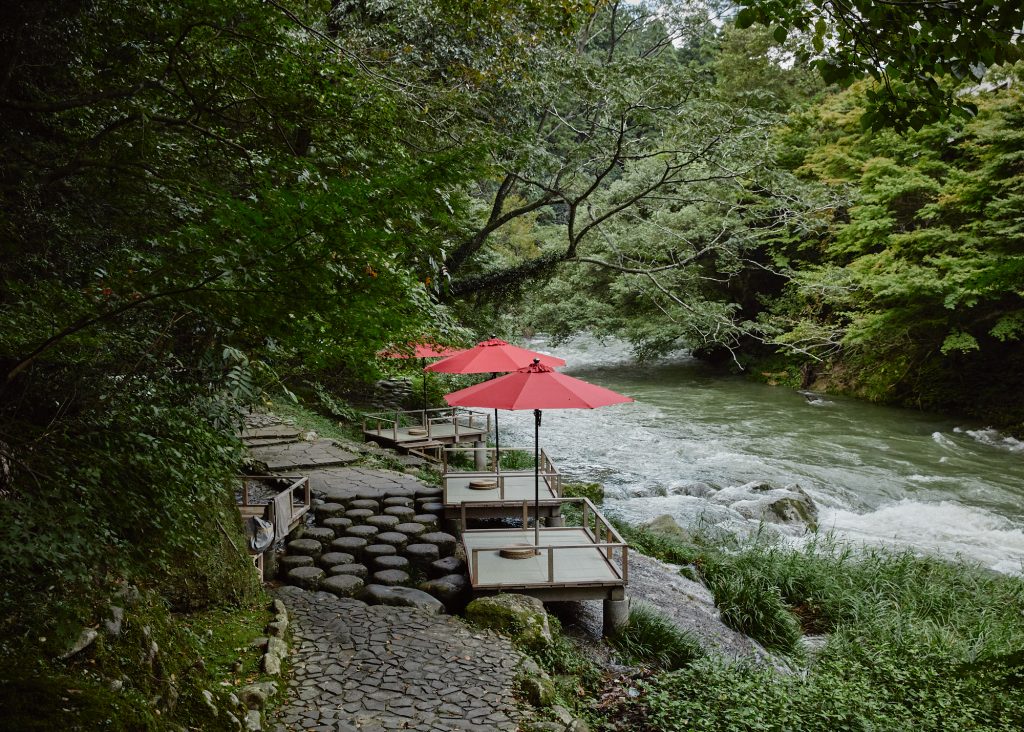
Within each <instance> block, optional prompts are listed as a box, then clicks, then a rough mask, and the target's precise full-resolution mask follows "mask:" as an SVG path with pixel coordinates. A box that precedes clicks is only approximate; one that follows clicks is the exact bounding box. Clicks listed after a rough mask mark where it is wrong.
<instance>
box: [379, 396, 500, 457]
mask: <svg viewBox="0 0 1024 732" xmlns="http://www.w3.org/2000/svg"><path fill="white" fill-rule="evenodd" d="M490 431H491V415H490V414H489V413H485V412H476V411H472V410H468V409H462V408H458V407H456V408H451V407H448V408H443V409H426V410H424V409H419V410H415V411H407V412H379V413H376V414H367V415H366V416H364V417H363V439H364V440H373V441H374V442H377V443H378V444H380V445H381V446H383V447H392V448H396V449H398V450H402V451H409V450H417V449H421V448H424V447H427V448H434V447H436V446H440V445H454V444H457V443H460V442H474V443H478V442H484V441H486V440H487V435H488V434H489V433H490Z"/></svg>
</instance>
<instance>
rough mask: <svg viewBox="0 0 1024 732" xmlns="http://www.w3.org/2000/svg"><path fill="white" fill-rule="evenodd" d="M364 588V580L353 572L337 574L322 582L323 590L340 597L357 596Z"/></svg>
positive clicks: (321, 588) (321, 587)
mask: <svg viewBox="0 0 1024 732" xmlns="http://www.w3.org/2000/svg"><path fill="white" fill-rule="evenodd" d="M362 589H363V580H362V579H360V578H359V577H356V576H355V575H351V574H335V575H332V576H330V577H326V578H325V579H323V580H321V582H320V590H321V591H322V592H330V593H331V594H334V595H337V596H338V597H355V596H356V595H358V594H359V593H360V592H361V591H362Z"/></svg>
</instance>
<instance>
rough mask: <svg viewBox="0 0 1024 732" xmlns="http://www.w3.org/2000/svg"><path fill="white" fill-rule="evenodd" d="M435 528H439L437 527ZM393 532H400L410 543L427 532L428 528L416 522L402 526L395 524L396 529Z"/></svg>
mask: <svg viewBox="0 0 1024 732" xmlns="http://www.w3.org/2000/svg"><path fill="white" fill-rule="evenodd" d="M434 528H437V527H436V526H435V527H434ZM391 530H392V531H399V532H401V533H403V534H405V535H406V536H408V537H409V540H410V541H413V540H415V539H416V537H418V536H419V535H420V534H423V533H424V532H426V530H427V527H426V526H425V525H424V524H421V523H418V522H416V521H405V522H403V523H400V524H395V526H394V528H392V529H391Z"/></svg>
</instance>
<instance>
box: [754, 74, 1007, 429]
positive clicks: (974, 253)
mask: <svg viewBox="0 0 1024 732" xmlns="http://www.w3.org/2000/svg"><path fill="white" fill-rule="evenodd" d="M1018 73H1019V72H1011V73H1009V74H1008V75H1007V76H1006V78H1007V79H1008V80H1009V79H1013V78H1016V75H1017V74H1018ZM999 81H1000V77H999V75H994V76H993V77H992V82H993V84H998V83H999ZM868 93H870V88H869V87H868V86H866V85H864V84H857V85H854V86H853V87H852V88H851V89H850V90H848V91H847V92H844V93H843V94H840V95H837V96H834V97H831V98H829V99H826V100H825V101H823V102H822V103H821V104H820V105H818V106H816V107H814V108H812V109H810V110H808V111H807V112H805V113H803V114H801V115H800V116H799V117H798V118H797V119H796V120H795V121H794V122H793V124H791V125H790V127H789V128H788V129H787V130H785V131H783V133H782V137H781V139H782V140H783V141H784V144H785V145H786V146H788V147H790V148H791V150H793V151H794V152H791V154H790V157H789V158H788V159H787V161H786V164H787V165H789V166H792V167H794V169H795V172H796V173H797V174H798V175H801V176H804V177H806V178H808V179H812V180H815V181H818V182H819V183H821V184H824V185H826V186H829V187H832V188H834V189H836V190H839V189H845V190H847V191H848V192H849V196H850V201H849V205H847V206H842V207H837V208H834V209H833V210H832V221H831V222H830V224H829V226H828V228H827V229H824V230H821V231H820V232H819V233H818V234H817V235H816V236H815V237H813V238H811V239H804V240H802V241H800V242H799V243H797V244H794V243H788V244H778V245H773V247H772V249H773V252H774V256H775V258H776V259H778V260H784V261H785V262H786V263H787V265H788V266H789V267H790V268H791V269H792V273H793V278H792V282H791V284H790V285H789V287H788V291H787V292H786V293H784V295H783V296H782V297H780V298H779V299H777V300H776V301H775V302H774V303H773V305H772V310H773V312H772V315H771V316H770V317H768V318H767V319H766V320H765V324H766V328H767V329H768V330H770V331H772V332H773V333H774V341H775V342H776V343H777V344H779V345H781V346H783V347H784V348H785V349H787V350H789V351H790V352H791V353H799V354H803V355H804V357H805V358H806V357H807V356H809V357H811V358H812V359H819V360H821V361H822V364H823V370H825V371H826V372H827V371H828V370H829V365H828V362H829V360H830V359H833V360H834V363H835V364H836V366H837V367H838V368H835V369H834V370H835V372H836V374H837V377H838V378H836V379H835V383H834V385H833V386H834V387H839V388H840V389H842V388H847V389H849V390H851V391H854V392H855V393H858V394H860V395H862V396H867V397H869V398H873V399H884V400H887V401H904V402H908V403H912V404H915V405H918V406H922V407H926V408H943V409H949V410H957V411H965V412H970V413H974V414H982V415H985V416H987V417H988V418H989V419H994V420H997V421H1000V422H1002V423H1013V422H1019V421H1020V419H1021V416H1020V415H1021V414H1024V404H1022V403H1021V402H1020V400H1019V399H1016V398H1014V397H1015V395H1017V394H1020V393H1021V392H1020V390H1019V389H1018V388H1017V387H1018V382H1019V379H1018V377H1017V374H1018V373H1019V370H1018V369H1017V368H1016V364H1018V363H1019V362H1020V361H1021V359H1022V357H1024V352H1022V348H1021V341H1020V329H1019V328H1018V324H1019V323H1020V322H1021V320H1022V313H1024V300H1022V298H1021V294H1020V292H1019V290H1020V282H1021V273H1022V271H1024V270H1022V259H1021V257H1022V253H1021V251H1020V247H1019V241H1020V237H1019V222H1018V221H1017V216H1016V215H1015V214H1012V213H1011V211H1019V210H1020V206H1019V205H1018V204H1019V203H1020V202H1019V201H1018V199H1019V198H1020V197H1021V193H1020V189H1021V186H1022V182H1021V181H1022V178H1021V174H1020V171H1019V169H1018V168H1019V166H1018V165H1017V164H1016V163H1015V162H1014V161H1016V160H1018V159H1019V156H1020V154H1021V143H1022V139H1021V136H1020V134H1019V133H1018V132H1017V130H1018V128H1019V127H1020V125H1021V123H1022V121H1024V120H1022V118H1021V114H1020V108H1021V105H1020V99H1021V97H1020V92H1019V89H1018V88H1017V87H1016V86H1011V87H1010V88H1009V89H1001V90H995V91H992V92H989V93H984V94H982V95H980V96H978V97H977V101H978V106H979V113H978V116H977V117H976V118H974V119H972V120H969V121H962V120H960V121H954V120H951V121H946V122H943V123H938V124H934V125H929V126H925V127H922V128H921V129H920V131H918V132H913V133H908V134H906V135H904V136H897V135H895V134H893V133H891V132H883V133H879V134H876V135H873V136H865V135H863V134H862V132H861V130H860V129H859V127H858V126H857V120H856V118H857V114H859V112H860V111H861V110H863V109H864V106H863V105H864V104H865V99H866V95H867V94H868ZM795 151H798V152H795ZM840 370H841V373H840ZM1007 395H1013V396H1011V398H1010V399H1007Z"/></svg>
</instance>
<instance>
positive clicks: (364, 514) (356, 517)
mask: <svg viewBox="0 0 1024 732" xmlns="http://www.w3.org/2000/svg"><path fill="white" fill-rule="evenodd" d="M373 515H374V512H373V511H371V510H370V509H368V508H350V509H349V510H348V511H345V518H347V519H350V520H351V521H352V523H354V524H361V523H363V522H365V521H366V519H368V518H370V516H373Z"/></svg>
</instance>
